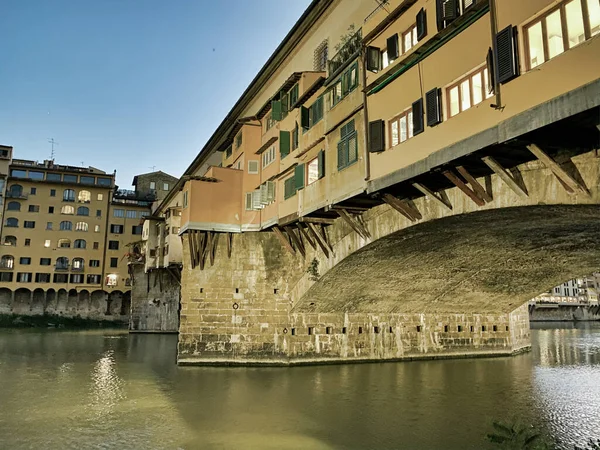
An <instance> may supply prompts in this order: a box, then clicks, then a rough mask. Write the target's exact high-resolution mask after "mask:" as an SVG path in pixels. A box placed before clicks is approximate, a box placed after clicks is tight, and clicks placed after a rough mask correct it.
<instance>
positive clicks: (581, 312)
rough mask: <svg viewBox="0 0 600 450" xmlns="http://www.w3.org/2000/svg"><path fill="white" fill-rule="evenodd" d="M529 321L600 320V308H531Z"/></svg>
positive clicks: (562, 306) (532, 306)
mask: <svg viewBox="0 0 600 450" xmlns="http://www.w3.org/2000/svg"><path fill="white" fill-rule="evenodd" d="M529 320H530V321H532V322H573V321H596V320H600V306H571V305H561V306H559V307H558V308H548V307H544V306H538V305H531V306H529Z"/></svg>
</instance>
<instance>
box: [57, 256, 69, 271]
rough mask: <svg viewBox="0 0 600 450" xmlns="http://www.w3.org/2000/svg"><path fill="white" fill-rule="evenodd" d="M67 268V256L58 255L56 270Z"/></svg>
mask: <svg viewBox="0 0 600 450" xmlns="http://www.w3.org/2000/svg"><path fill="white" fill-rule="evenodd" d="M68 268H69V258H67V257H66V256H60V257H58V258H56V270H67V269H68Z"/></svg>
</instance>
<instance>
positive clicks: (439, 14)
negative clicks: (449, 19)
mask: <svg viewBox="0 0 600 450" xmlns="http://www.w3.org/2000/svg"><path fill="white" fill-rule="evenodd" d="M435 18H436V21H437V29H438V31H442V30H443V29H444V0H436V2H435Z"/></svg>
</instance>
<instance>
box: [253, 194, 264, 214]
mask: <svg viewBox="0 0 600 450" xmlns="http://www.w3.org/2000/svg"><path fill="white" fill-rule="evenodd" d="M261 208H262V205H261V204H260V189H257V190H255V191H253V192H252V209H253V210H255V211H257V210H259V209H261Z"/></svg>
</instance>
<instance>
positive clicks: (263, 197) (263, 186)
mask: <svg viewBox="0 0 600 450" xmlns="http://www.w3.org/2000/svg"><path fill="white" fill-rule="evenodd" d="M259 192H260V204H261V205H267V204H268V203H269V202H268V200H267V185H266V183H263V184H261V185H260V188H259Z"/></svg>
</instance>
